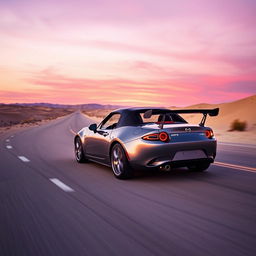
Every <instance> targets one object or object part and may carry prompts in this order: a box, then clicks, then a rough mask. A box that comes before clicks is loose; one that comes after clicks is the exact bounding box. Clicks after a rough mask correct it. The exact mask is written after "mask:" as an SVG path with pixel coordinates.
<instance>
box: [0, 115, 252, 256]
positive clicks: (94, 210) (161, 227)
mask: <svg viewBox="0 0 256 256" xmlns="http://www.w3.org/2000/svg"><path fill="white" fill-rule="evenodd" d="M89 123H90V120H89V119H87V118H85V117H84V116H83V115H82V114H80V113H74V114H72V115H70V116H66V117H64V118H60V119H57V120H55V121H52V122H50V123H48V124H46V125H43V126H39V127H34V128H28V129H25V130H23V131H19V132H16V133H14V134H13V133H12V132H8V133H5V134H4V135H2V137H1V145H0V255H1V256H5V255H8V256H9V255H10V256H11V255H24V256H30V255H31V256H35V255H36V256H40V255H47V256H50V255H55V256H56V255H57V256H58V255H61V256H62V255H72V256H79V255H83V256H84V255H90V256H91V255H111V256H112V255H140V256H141V255H186V256H188V255H189V256H191V255H196V256H200V255H203V256H205V255H218V256H219V255H225V256H226V255H231V256H236V255H243V256H245V255H252V256H254V255H256V172H255V171H254V170H255V167H256V160H255V156H256V147H247V146H246V145H230V144H228V145H226V144H219V146H218V157H217V159H216V161H217V165H212V166H211V167H210V168H209V170H208V171H207V172H205V173H191V172H188V171H187V170H186V169H176V170H173V171H172V172H169V173H139V174H138V175H137V177H136V178H135V179H132V180H127V181H122V180H117V179H115V178H114V176H113V174H112V172H111V170H110V168H108V167H105V166H101V165H98V164H95V163H87V164H78V163H76V161H75V160H74V155H73V134H72V133H71V131H70V129H72V130H74V131H77V130H79V129H80V128H82V127H83V126H86V125H88V124H89ZM225 163H226V164H228V165H227V166H225ZM230 164H232V165H230Z"/></svg>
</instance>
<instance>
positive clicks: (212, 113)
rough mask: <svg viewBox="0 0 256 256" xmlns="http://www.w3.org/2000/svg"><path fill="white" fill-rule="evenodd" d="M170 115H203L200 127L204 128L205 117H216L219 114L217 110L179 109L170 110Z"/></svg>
mask: <svg viewBox="0 0 256 256" xmlns="http://www.w3.org/2000/svg"><path fill="white" fill-rule="evenodd" d="M170 112H171V113H176V114H198V113H199V114H203V118H202V120H201V122H200V124H199V125H200V126H204V124H205V121H206V117H207V115H209V116H217V115H218V114H219V108H214V109H180V110H171V111H170Z"/></svg>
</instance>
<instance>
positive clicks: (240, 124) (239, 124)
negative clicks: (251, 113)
mask: <svg viewBox="0 0 256 256" xmlns="http://www.w3.org/2000/svg"><path fill="white" fill-rule="evenodd" d="M246 128H247V123H246V122H245V121H240V120H239V119H235V120H234V121H233V122H232V123H231V126H230V130H229V131H241V132H242V131H245V130H246Z"/></svg>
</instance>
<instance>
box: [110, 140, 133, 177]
mask: <svg viewBox="0 0 256 256" xmlns="http://www.w3.org/2000/svg"><path fill="white" fill-rule="evenodd" d="M111 167H112V170H113V173H114V175H115V177H116V178H118V179H128V178H131V177H132V176H133V170H132V168H131V167H130V165H129V162H128V160H127V157H126V154H125V152H124V149H123V148H122V146H121V145H120V144H115V145H114V146H113V148H112V150H111Z"/></svg>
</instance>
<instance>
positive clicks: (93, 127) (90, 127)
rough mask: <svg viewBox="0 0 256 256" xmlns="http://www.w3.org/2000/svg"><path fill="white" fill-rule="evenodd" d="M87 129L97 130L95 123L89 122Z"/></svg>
mask: <svg viewBox="0 0 256 256" xmlns="http://www.w3.org/2000/svg"><path fill="white" fill-rule="evenodd" d="M89 130H91V131H94V132H96V131H97V124H91V125H90V126H89Z"/></svg>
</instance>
